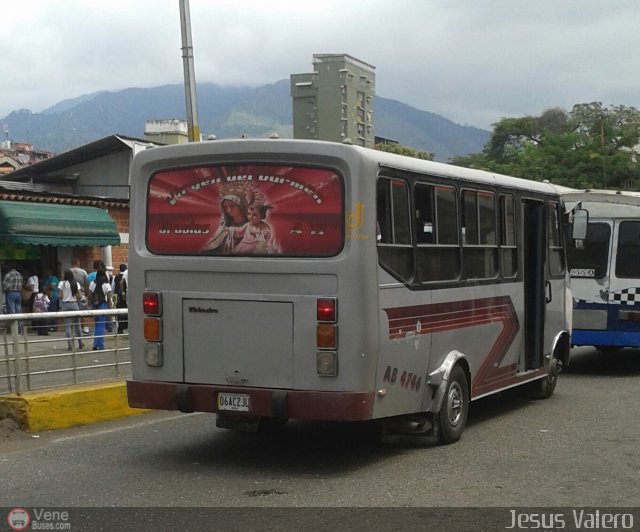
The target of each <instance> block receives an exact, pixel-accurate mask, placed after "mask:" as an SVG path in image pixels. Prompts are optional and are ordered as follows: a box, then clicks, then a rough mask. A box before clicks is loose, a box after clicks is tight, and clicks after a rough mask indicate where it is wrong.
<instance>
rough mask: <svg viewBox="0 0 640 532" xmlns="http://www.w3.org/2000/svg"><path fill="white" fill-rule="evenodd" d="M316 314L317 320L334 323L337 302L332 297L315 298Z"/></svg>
mask: <svg viewBox="0 0 640 532" xmlns="http://www.w3.org/2000/svg"><path fill="white" fill-rule="evenodd" d="M316 316H317V320H318V321H322V322H325V323H335V322H336V318H337V303H336V300H335V299H334V298H332V297H323V298H320V299H318V300H317V303H316Z"/></svg>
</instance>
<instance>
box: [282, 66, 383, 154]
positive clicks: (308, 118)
mask: <svg viewBox="0 0 640 532" xmlns="http://www.w3.org/2000/svg"><path fill="white" fill-rule="evenodd" d="M313 70H314V71H313V72H310V73H306V74H292V75H291V78H290V80H291V98H292V100H293V136H294V138H296V139H316V140H330V141H335V142H342V141H344V140H345V139H349V140H350V141H351V142H352V143H353V144H358V145H360V146H366V147H369V148H372V147H373V144H374V132H373V98H374V96H375V80H376V79H375V78H376V75H375V67H374V66H371V65H368V64H367V63H364V62H363V61H360V60H358V59H356V58H355V57H351V56H350V55H345V54H314V55H313Z"/></svg>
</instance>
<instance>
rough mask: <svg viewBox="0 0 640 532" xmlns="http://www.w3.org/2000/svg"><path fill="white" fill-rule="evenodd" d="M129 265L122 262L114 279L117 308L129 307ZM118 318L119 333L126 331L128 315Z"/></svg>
mask: <svg viewBox="0 0 640 532" xmlns="http://www.w3.org/2000/svg"><path fill="white" fill-rule="evenodd" d="M126 273H127V265H126V264H120V273H119V274H118V275H116V276H115V277H114V279H113V283H112V285H113V293H114V294H115V296H116V297H115V299H116V308H127V275H126ZM116 319H117V320H118V334H122V333H124V331H125V329H128V328H129V323H128V320H127V316H120V315H118V316H117V317H116Z"/></svg>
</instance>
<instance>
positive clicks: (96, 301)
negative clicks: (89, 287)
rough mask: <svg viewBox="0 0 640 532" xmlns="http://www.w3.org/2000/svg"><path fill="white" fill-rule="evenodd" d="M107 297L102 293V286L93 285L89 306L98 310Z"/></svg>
mask: <svg viewBox="0 0 640 532" xmlns="http://www.w3.org/2000/svg"><path fill="white" fill-rule="evenodd" d="M106 301H107V297H106V295H105V293H104V287H103V285H97V284H96V285H95V288H94V289H93V293H92V294H91V306H92V307H93V308H98V307H99V306H100V304H101V303H106Z"/></svg>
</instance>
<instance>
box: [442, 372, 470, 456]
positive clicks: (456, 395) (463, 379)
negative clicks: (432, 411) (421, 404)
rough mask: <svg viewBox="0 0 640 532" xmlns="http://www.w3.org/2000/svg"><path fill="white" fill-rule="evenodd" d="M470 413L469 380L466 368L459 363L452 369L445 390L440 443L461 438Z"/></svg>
mask: <svg viewBox="0 0 640 532" xmlns="http://www.w3.org/2000/svg"><path fill="white" fill-rule="evenodd" d="M468 414H469V381H468V380H467V374H466V373H465V371H464V369H463V368H462V367H461V366H460V365H457V366H455V367H454V368H453V369H452V370H451V375H450V376H449V382H447V388H446V390H445V396H444V403H443V404H442V407H441V409H440V414H439V416H438V417H439V421H438V424H439V428H440V443H441V444H447V443H453V442H456V441H458V440H459V439H460V436H462V432H463V431H464V428H465V426H466V424H467V415H468Z"/></svg>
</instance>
